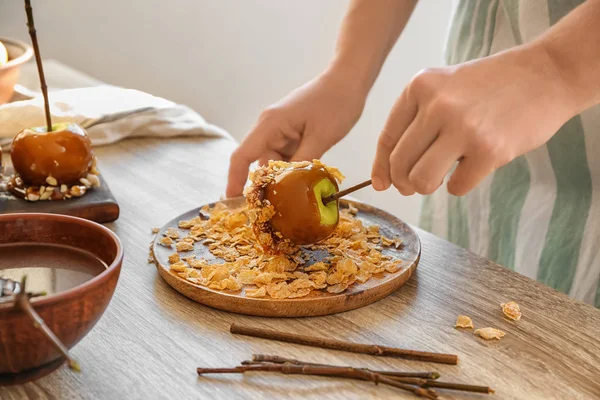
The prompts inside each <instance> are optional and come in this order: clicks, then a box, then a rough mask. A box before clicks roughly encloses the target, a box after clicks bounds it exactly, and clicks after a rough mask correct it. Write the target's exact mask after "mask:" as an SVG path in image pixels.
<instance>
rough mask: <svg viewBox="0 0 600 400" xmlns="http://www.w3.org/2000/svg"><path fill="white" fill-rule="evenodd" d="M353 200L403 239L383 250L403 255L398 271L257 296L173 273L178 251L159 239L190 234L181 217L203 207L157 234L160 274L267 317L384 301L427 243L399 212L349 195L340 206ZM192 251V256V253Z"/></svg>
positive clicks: (203, 298) (367, 220)
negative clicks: (327, 287) (284, 295)
mask: <svg viewBox="0 0 600 400" xmlns="http://www.w3.org/2000/svg"><path fill="white" fill-rule="evenodd" d="M242 201H243V199H239V198H238V199H230V200H225V201H224V203H225V204H226V205H228V206H229V207H237V206H239V205H240V204H241V202H242ZM213 205H214V203H212V204H211V207H212V206H213ZM349 205H352V206H354V207H356V208H357V209H358V214H357V216H356V217H357V218H358V219H360V220H362V222H363V224H365V226H369V225H379V227H380V233H381V234H382V235H384V236H386V237H399V238H400V239H402V242H403V246H402V247H401V248H400V249H395V248H393V247H390V248H385V249H384V251H383V253H384V254H389V255H390V256H392V257H393V258H394V259H399V260H402V264H401V267H400V269H399V270H398V271H396V272H394V273H385V274H382V276H380V277H376V276H373V277H372V278H371V279H369V280H368V281H367V282H365V283H362V284H361V283H358V282H356V283H355V284H354V285H351V286H350V287H348V289H346V290H345V291H344V292H342V293H339V294H331V293H327V292H322V291H319V290H315V291H313V292H311V293H310V294H309V295H308V296H306V297H301V298H296V299H272V298H270V297H264V298H251V297H246V296H245V295H244V290H243V289H242V291H239V292H231V291H219V290H213V289H210V288H208V287H205V286H201V285H196V284H194V283H192V282H189V281H187V280H185V279H183V278H180V277H179V276H177V275H175V274H173V273H171V272H170V270H169V260H168V257H169V255H171V254H173V252H174V250H173V249H169V248H167V247H164V246H162V245H160V244H159V243H158V241H159V240H160V238H161V237H162V236H163V233H164V232H165V231H166V230H167V229H169V228H176V229H178V230H179V231H180V233H181V234H182V236H185V235H186V234H187V231H185V230H181V229H179V228H178V226H177V225H178V222H179V221H181V220H190V219H192V218H194V217H196V216H198V213H199V210H200V208H201V207H199V208H197V209H194V210H191V211H189V212H187V213H185V214H183V215H180V216H179V217H177V218H175V219H173V220H172V221H170V222H169V223H167V224H166V225H165V226H164V227H163V228H162V229H161V230H160V231H159V233H158V234H157V235H156V238H155V240H154V242H153V244H152V247H151V251H152V255H153V257H154V261H155V264H156V268H157V270H158V273H159V274H160V276H161V277H162V278H163V279H164V280H165V281H166V282H167V283H168V284H169V285H170V286H171V287H173V288H174V289H175V290H177V291H178V292H179V293H181V294H183V295H184V296H186V297H188V298H190V299H192V300H194V301H197V302H199V303H202V304H204V305H207V306H209V307H213V308H217V309H220V310H224V311H230V312H235V313H240V314H248V315H256V316H263V317H311V316H318V315H328V314H334V313H339V312H343V311H348V310H353V309H356V308H360V307H364V306H366V305H368V304H371V303H373V302H376V301H378V300H381V299H382V298H384V297H386V296H388V295H389V294H391V293H392V292H394V291H395V290H397V289H398V288H399V287H400V286H402V285H403V284H404V283H405V282H406V281H407V280H408V279H409V278H410V277H411V276H412V274H413V273H414V271H415V269H416V267H417V264H418V262H419V258H420V255H421V243H420V241H419V237H418V236H417V234H416V233H415V231H413V230H412V229H411V228H410V227H409V226H408V225H407V224H406V223H404V222H403V221H401V220H399V219H398V218H396V217H394V216H393V215H391V214H388V213H386V212H385V211H382V210H379V209H377V208H375V207H372V206H369V205H366V204H363V203H359V202H353V201H348V200H341V201H340V207H342V208H347V207H348V206H349ZM307 252H309V253H311V255H312V256H313V259H317V260H318V259H322V258H323V257H325V256H326V254H318V253H317V252H312V251H308V250H307ZM187 254H189V255H191V252H190V253H187ZM187 254H186V255H187ZM194 254H195V256H196V258H205V259H207V260H215V257H214V256H213V255H212V254H210V252H209V251H208V248H207V247H206V246H204V245H202V244H201V242H200V243H196V245H195V246H194ZM221 261H222V260H221ZM310 264H311V263H308V264H307V265H310Z"/></svg>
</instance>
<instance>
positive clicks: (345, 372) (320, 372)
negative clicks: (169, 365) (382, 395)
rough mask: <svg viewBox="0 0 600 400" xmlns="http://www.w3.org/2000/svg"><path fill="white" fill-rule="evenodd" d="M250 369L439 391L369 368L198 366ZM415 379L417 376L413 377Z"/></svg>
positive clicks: (422, 392) (429, 393) (429, 394)
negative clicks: (377, 372)
mask: <svg viewBox="0 0 600 400" xmlns="http://www.w3.org/2000/svg"><path fill="white" fill-rule="evenodd" d="M249 371H263V372H279V373H282V374H294V375H296V374H297V375H317V376H333V377H338V378H350V379H357V380H364V381H371V382H373V383H375V384H378V383H383V384H386V385H389V386H393V387H396V388H398V389H402V390H407V391H409V392H412V393H413V394H415V395H417V396H420V397H425V398H428V399H437V397H438V396H437V393H436V392H435V391H434V390H432V389H428V388H421V387H418V386H417V387H415V386H413V385H410V384H407V383H403V382H399V381H397V380H395V379H392V378H391V377H388V376H382V375H379V374H376V373H373V372H371V371H369V370H363V369H356V368H346V367H341V368H340V367H329V366H319V365H296V364H274V363H272V364H253V365H242V366H239V367H234V368H198V369H197V372H198V375H204V374H231V373H238V374H239V373H244V372H249ZM412 379H415V378H412Z"/></svg>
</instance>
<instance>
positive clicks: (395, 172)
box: [372, 45, 576, 196]
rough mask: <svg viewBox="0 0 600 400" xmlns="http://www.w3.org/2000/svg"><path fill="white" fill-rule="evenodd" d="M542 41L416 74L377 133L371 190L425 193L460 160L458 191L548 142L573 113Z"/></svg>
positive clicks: (452, 184)
mask: <svg viewBox="0 0 600 400" xmlns="http://www.w3.org/2000/svg"><path fill="white" fill-rule="evenodd" d="M570 97H571V96H570V94H569V91H568V89H567V85H566V84H565V83H564V82H563V80H562V78H561V75H560V73H559V72H558V69H557V68H556V67H555V66H554V64H553V63H552V61H551V58H550V57H549V56H548V54H547V53H546V52H545V51H544V48H543V47H542V46H539V45H537V46H533V45H526V46H520V47H517V48H514V49H512V50H509V51H506V52H503V53H499V54H497V55H494V56H490V57H486V58H483V59H479V60H475V61H471V62H468V63H465V64H460V65H456V66H451V67H446V68H438V69H429V70H425V71H422V72H420V73H419V74H418V75H416V76H415V77H414V78H413V79H412V81H411V82H410V83H409V85H408V86H407V87H406V89H405V90H404V92H403V93H402V95H401V96H400V98H399V99H398V100H397V101H396V103H395V105H394V107H393V108H392V111H391V113H390V115H389V117H388V120H387V122H386V124H385V128H384V130H383V132H382V133H381V135H380V137H379V142H378V145H377V154H376V156H375V162H374V164H373V171H372V178H373V187H374V188H375V189H376V190H385V189H387V188H389V187H390V185H392V184H393V185H394V186H395V187H396V188H397V189H398V191H400V193H402V194H403V195H405V196H408V195H411V194H414V193H415V192H417V193H421V194H430V193H432V192H434V191H435V190H436V189H437V188H438V187H439V186H440V185H441V184H442V182H443V180H444V177H445V176H446V175H447V173H448V172H449V171H450V169H451V168H452V167H453V166H454V163H455V162H457V161H458V162H459V164H458V167H457V168H456V170H455V171H454V173H453V174H452V176H451V178H450V180H449V182H448V191H449V192H450V193H452V194H454V195H457V196H461V195H464V194H466V193H467V192H469V191H470V190H471V189H473V188H474V187H475V186H477V184H478V183H479V182H480V181H481V180H482V179H483V178H485V177H486V176H487V175H488V174H490V173H491V172H493V171H494V170H495V169H497V168H499V167H501V166H503V165H505V164H507V163H508V162H510V161H511V160H513V159H514V158H516V157H518V156H520V155H521V154H524V153H526V152H528V151H530V150H533V149H535V148H537V147H539V146H541V145H543V144H544V143H546V142H547V141H548V140H549V139H550V138H551V137H552V136H553V135H554V134H555V133H556V132H557V131H558V129H559V128H560V127H561V126H562V125H563V124H564V123H565V122H566V121H568V120H569V118H571V117H572V116H573V115H575V114H576V112H575V111H574V110H575V109H576V107H575V105H574V104H572V103H573V102H572V101H571V100H570Z"/></svg>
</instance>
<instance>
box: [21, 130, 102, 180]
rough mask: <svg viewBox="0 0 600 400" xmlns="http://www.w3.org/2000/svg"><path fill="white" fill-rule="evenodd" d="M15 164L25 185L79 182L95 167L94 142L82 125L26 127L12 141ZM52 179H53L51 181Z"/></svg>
mask: <svg viewBox="0 0 600 400" xmlns="http://www.w3.org/2000/svg"><path fill="white" fill-rule="evenodd" d="M11 159H12V164H13V167H14V169H15V173H17V174H18V175H19V176H20V177H21V179H22V180H23V182H24V183H25V185H28V186H42V185H47V184H49V183H53V185H52V186H57V185H61V184H62V185H74V184H79V183H80V179H81V178H85V177H86V176H87V174H88V172H89V171H90V169H91V167H92V162H93V153H92V142H91V141H90V138H89V137H88V135H87V133H86V132H85V130H83V128H81V127H80V126H79V125H76V124H72V123H65V124H54V125H53V126H52V131H51V132H48V131H47V129H46V127H36V128H31V129H25V130H23V131H22V132H21V133H19V134H18V135H17V136H16V137H15V138H14V140H13V142H12V149H11ZM48 181H50V182H48Z"/></svg>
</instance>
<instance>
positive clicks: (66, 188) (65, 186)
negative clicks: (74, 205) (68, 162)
mask: <svg viewBox="0 0 600 400" xmlns="http://www.w3.org/2000/svg"><path fill="white" fill-rule="evenodd" d="M68 191H69V187H68V186H67V185H60V192H61V193H67V192H68Z"/></svg>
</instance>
